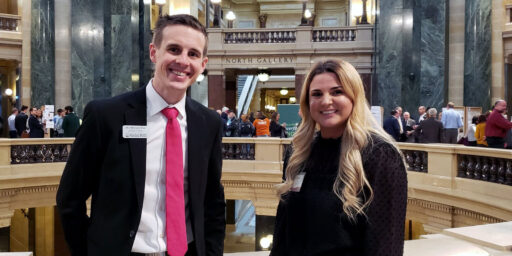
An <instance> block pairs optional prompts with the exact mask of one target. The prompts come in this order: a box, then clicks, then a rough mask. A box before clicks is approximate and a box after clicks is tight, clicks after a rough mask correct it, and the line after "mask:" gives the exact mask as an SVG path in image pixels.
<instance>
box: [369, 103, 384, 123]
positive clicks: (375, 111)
mask: <svg viewBox="0 0 512 256" xmlns="http://www.w3.org/2000/svg"><path fill="white" fill-rule="evenodd" d="M370 111H371V112H372V116H373V117H374V118H375V120H377V124H379V125H380V126H381V127H382V122H383V121H382V119H383V113H382V111H383V110H382V107H381V106H372V107H371V108H370Z"/></svg>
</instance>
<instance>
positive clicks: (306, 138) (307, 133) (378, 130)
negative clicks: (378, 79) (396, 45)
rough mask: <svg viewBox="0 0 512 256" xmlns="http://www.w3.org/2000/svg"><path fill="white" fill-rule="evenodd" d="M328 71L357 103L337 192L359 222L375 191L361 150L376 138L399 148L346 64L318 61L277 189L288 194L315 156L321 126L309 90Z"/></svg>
mask: <svg viewBox="0 0 512 256" xmlns="http://www.w3.org/2000/svg"><path fill="white" fill-rule="evenodd" d="M326 72H330V73H333V74H335V75H336V76H337V78H338V80H339V82H340V83H341V86H342V88H343V92H344V93H345V95H346V96H347V97H348V98H349V99H350V100H351V101H352V104H353V108H352V113H351V114H350V116H349V118H348V120H347V123H346V126H345V130H344V131H343V135H342V142H341V152H340V158H339V167H338V175H337V177H336V181H335V182H334V186H333V191H334V193H335V194H336V196H337V197H338V198H339V199H340V200H341V203H342V207H343V211H344V212H345V214H346V215H347V216H348V217H349V219H351V220H352V221H355V219H356V216H357V215H359V214H363V215H365V213H364V209H365V208H366V207H367V206H368V205H369V204H370V202H371V201H372V199H373V190H372V188H371V186H370V184H369V182H368V180H367V179H366V176H365V173H364V169H363V161H362V158H361V150H363V149H364V148H365V147H366V146H367V145H368V144H369V143H372V141H371V140H372V135H373V137H374V138H378V139H379V140H381V141H384V142H387V143H389V144H391V145H393V146H394V147H395V148H396V149H397V151H398V148H397V147H396V145H395V143H394V141H393V140H392V139H391V137H390V136H389V135H388V134H387V133H386V132H385V131H384V130H383V129H382V127H381V126H380V125H379V124H377V122H376V120H375V118H373V116H372V113H371V112H370V108H369V105H368V103H367V101H366V97H365V93H364V87H363V83H362V81H361V78H360V76H359V73H358V72H357V71H356V69H355V68H354V67H353V66H352V65H351V64H349V63H348V62H346V61H342V60H326V61H323V62H318V63H316V64H315V65H314V66H313V68H312V69H311V71H310V72H309V74H308V75H307V77H306V80H305V81H304V84H303V86H302V91H301V96H300V110H301V112H302V123H301V125H300V127H299V128H298V130H297V132H296V133H295V135H294V136H293V140H292V145H293V153H292V155H291V157H290V159H289V161H288V166H287V168H286V174H285V177H286V180H285V182H284V183H282V184H280V185H278V186H277V191H278V194H279V195H280V196H282V195H283V194H285V193H288V191H289V190H290V188H291V186H292V184H293V180H294V179H295V176H297V174H298V173H299V172H300V171H302V166H303V165H304V164H305V162H306V160H307V159H308V157H309V155H310V153H311V152H310V151H311V143H312V142H313V139H314V137H315V132H316V125H317V124H316V122H315V121H314V120H313V119H312V118H311V113H310V109H309V88H310V85H311V81H312V80H313V78H314V77H315V76H316V75H319V74H322V73H326ZM398 152H400V151H398ZM365 187H366V188H367V189H368V192H369V195H365V194H364V192H365V191H364V189H365Z"/></svg>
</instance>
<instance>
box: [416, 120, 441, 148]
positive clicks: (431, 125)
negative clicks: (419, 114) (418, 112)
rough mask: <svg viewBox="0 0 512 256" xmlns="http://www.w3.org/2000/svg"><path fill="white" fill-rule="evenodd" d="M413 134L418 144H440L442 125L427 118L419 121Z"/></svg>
mask: <svg viewBox="0 0 512 256" xmlns="http://www.w3.org/2000/svg"><path fill="white" fill-rule="evenodd" d="M414 133H415V134H416V135H417V136H418V138H419V142H420V143H441V136H442V135H443V124H442V123H441V122H439V121H437V120H436V119H435V118H427V119H425V120H423V121H421V123H420V124H419V125H418V127H416V130H415V131H414Z"/></svg>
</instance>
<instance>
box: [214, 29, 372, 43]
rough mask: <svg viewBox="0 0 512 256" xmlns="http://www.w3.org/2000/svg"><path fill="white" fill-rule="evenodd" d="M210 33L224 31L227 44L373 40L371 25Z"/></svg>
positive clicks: (223, 34)
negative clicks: (306, 40)
mask: <svg viewBox="0 0 512 256" xmlns="http://www.w3.org/2000/svg"><path fill="white" fill-rule="evenodd" d="M208 31H209V33H216V32H218V31H222V38H223V42H224V43H225V44H264V43H296V42H297V39H298V38H304V36H306V37H307V38H309V40H308V41H310V42H348V41H363V40H370V41H371V33H372V27H371V26H359V27H338V28H313V27H297V28H286V29H285V28H282V29H272V28H256V29H209V30H208Z"/></svg>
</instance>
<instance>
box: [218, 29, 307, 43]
mask: <svg viewBox="0 0 512 256" xmlns="http://www.w3.org/2000/svg"><path fill="white" fill-rule="evenodd" d="M296 33H297V31H295V30H287V29H278V30H274V29H270V30H262V29H256V30H238V29H237V30H233V31H226V32H225V33H224V43H225V44H253V43H254V44H259V43H295V40H296Z"/></svg>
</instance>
